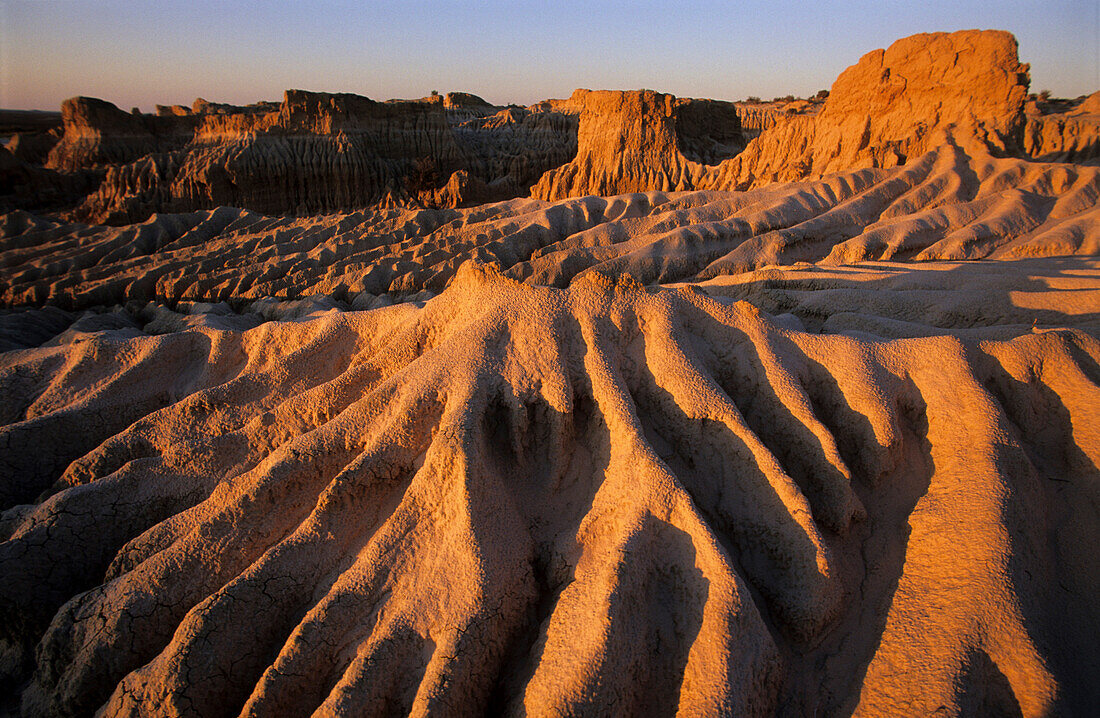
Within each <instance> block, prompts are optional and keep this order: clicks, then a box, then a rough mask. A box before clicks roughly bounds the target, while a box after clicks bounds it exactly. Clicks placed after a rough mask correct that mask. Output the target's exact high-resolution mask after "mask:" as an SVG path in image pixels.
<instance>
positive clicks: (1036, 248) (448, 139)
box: [0, 31, 1100, 717]
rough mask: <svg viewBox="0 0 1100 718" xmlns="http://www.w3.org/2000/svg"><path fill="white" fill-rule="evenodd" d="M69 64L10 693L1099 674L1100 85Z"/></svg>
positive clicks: (25, 270) (158, 696)
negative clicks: (382, 91)
mask: <svg viewBox="0 0 1100 718" xmlns="http://www.w3.org/2000/svg"><path fill="white" fill-rule="evenodd" d="M1028 82H1029V80H1028V67H1027V65H1022V64H1020V63H1019V61H1018V60H1017V52H1016V42H1015V40H1014V38H1013V37H1012V36H1011V35H1009V34H1008V33H1004V32H997V31H981V32H979V31H965V32H958V33H951V34H943V33H938V34H933V35H918V36H914V37H911V38H906V39H903V40H899V41H898V42H897V43H895V44H894V45H892V46H891V47H890V48H888V49H886V50H877V51H874V52H871V53H868V54H867V55H865V56H864V57H863V58H862V59H860V60H859V62H858V63H856V64H855V65H853V66H852V67H850V68H848V69H847V70H845V71H844V73H842V74H841V75H840V77H839V78H838V79H837V81H836V83H835V84H834V85H833V87H832V89H831V92H830V94H829V95H828V98H827V99H826V100H825V102H824V103H823V104H821V103H812V102H799V103H790V104H788V105H786V106H783V105H774V104H773V105H756V104H745V103H726V102H719V101H709V100H686V99H682V98H675V97H672V96H670V95H666V94H662V93H658V92H653V91H650V90H640V91H623V92H620V91H589V90H577V91H576V92H574V93H573V95H572V96H571V97H570V98H569V99H567V100H547V101H545V102H541V103H538V104H536V105H533V106H531V107H527V108H522V107H515V106H512V107H492V106H489V105H488V104H487V103H485V102H484V101H482V100H480V99H479V98H476V97H474V96H472V95H465V94H462V93H450V94H447V95H436V94H433V95H432V96H431V97H428V98H424V99H423V100H417V101H391V102H374V101H372V100H369V99H367V98H363V97H358V96H355V95H328V94H321V93H309V92H303V91H296V90H291V91H288V92H287V93H286V96H285V97H284V100H283V101H282V102H281V103H259V104H257V105H253V106H249V107H231V106H225V105H215V104H213V103H209V102H206V101H196V103H195V104H194V105H193V106H192V107H182V106H171V107H168V106H166V107H160V108H158V112H157V114H156V115H141V114H140V113H136V114H135V113H126V112H123V111H121V110H119V109H118V108H116V107H114V106H113V105H110V104H109V103H106V102H102V101H100V100H94V99H91V98H74V99H72V100H68V101H66V103H65V104H64V106H63V107H62V113H61V126H60V127H54V126H50V127H49V128H48V129H43V128H35V127H31V128H30V129H29V130H27V131H25V132H23V133H22V134H19V135H17V136H16V137H15V138H14V139H13V140H12V141H11V142H9V143H8V145H7V148H6V149H0V207H2V208H3V210H4V211H5V214H3V215H2V216H0V303H2V305H3V307H5V308H4V309H3V310H0V397H2V398H0V447H2V450H0V508H2V510H3V513H2V515H0V696H3V697H2V698H0V712H6V714H8V715H13V716H14V715H19V716H28V717H29V716H84V715H93V714H98V715H103V716H116V715H117V716H145V715H180V716H183V715H186V716H222V715H225V716H230V715H242V716H288V715H310V714H313V715H341V716H353V715H355V716H357V715H400V714H417V715H421V714H425V713H437V714H441V715H497V714H505V715H671V714H683V715H738V716H739V715H761V716H769V715H783V716H803V715H805V716H810V715H845V716H846V715H860V716H883V715H914V716H925V715H941V714H942V715H964V716H979V715H980V716H985V715H1006V716H1013V715H1023V716H1041V715H1066V716H1089V715H1096V714H1097V713H1100V680H1097V679H1098V677H1100V601H1097V600H1096V596H1098V595H1100V554H1097V552H1096V550H1095V547H1096V545H1097V542H1098V541H1100V468H1098V467H1100V209H1098V207H1097V206H1098V204H1100V202H1098V199H1100V94H1096V95H1093V96H1091V97H1089V98H1085V99H1083V100H1081V101H1068V102H1056V101H1050V100H1048V99H1047V98H1035V97H1029V95H1028Z"/></svg>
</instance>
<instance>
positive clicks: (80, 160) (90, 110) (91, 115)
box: [46, 97, 162, 172]
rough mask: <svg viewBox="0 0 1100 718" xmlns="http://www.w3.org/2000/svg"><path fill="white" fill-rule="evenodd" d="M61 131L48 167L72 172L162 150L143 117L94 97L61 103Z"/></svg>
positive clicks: (51, 153)
mask: <svg viewBox="0 0 1100 718" xmlns="http://www.w3.org/2000/svg"><path fill="white" fill-rule="evenodd" d="M61 118H62V121H63V123H64V129H65V131H64V134H63V135H62V137H61V141H60V142H58V143H57V144H56V145H55V146H54V147H53V149H51V150H50V154H49V157H48V159H47V161H46V167H47V168H48V169H56V170H61V171H67V172H73V171H77V170H84V169H95V168H101V167H104V166H107V165H111V164H118V163H125V162H132V161H134V160H136V159H138V158H139V157H142V156H144V155H147V154H149V153H151V152H156V151H158V150H159V149H162V143H160V142H158V138H157V136H156V135H154V128H153V127H151V126H150V125H149V124H147V123H146V122H145V118H144V117H142V116H140V115H134V114H131V113H129V112H123V111H122V110H120V109H119V108H117V107H115V106H114V105H113V104H111V103H110V102H105V101H104V100H99V99H96V98H94V97H71V98H69V99H68V100H65V102H63V103H61Z"/></svg>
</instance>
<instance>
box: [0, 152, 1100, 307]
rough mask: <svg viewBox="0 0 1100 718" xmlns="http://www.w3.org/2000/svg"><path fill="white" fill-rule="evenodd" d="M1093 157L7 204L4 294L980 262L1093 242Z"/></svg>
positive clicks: (227, 292) (185, 294)
mask: <svg viewBox="0 0 1100 718" xmlns="http://www.w3.org/2000/svg"><path fill="white" fill-rule="evenodd" d="M1098 199H1100V168H1097V167H1082V166H1077V165H1071V164H1059V163H1040V162H1031V161H1026V160H1019V159H1012V158H995V157H993V156H991V155H989V154H988V153H985V152H979V151H975V152H968V151H967V150H965V149H963V148H962V147H960V146H958V145H955V144H945V145H943V146H941V147H939V148H937V149H935V150H933V151H931V152H929V153H927V154H926V155H924V156H922V157H919V158H916V159H914V160H913V161H912V162H910V163H909V164H907V165H905V166H903V167H895V168H892V169H864V170H855V171H849V172H843V173H838V174H835V175H831V176H828V177H826V178H824V179H822V180H817V181H807V182H800V183H791V184H777V185H771V186H768V187H764V188H760V189H757V190H753V191H750V192H736V193H734V192H694V193H663V192H650V193H645V194H629V195H622V196H618V197H610V198H600V197H584V198H579V199H574V200H562V201H559V202H555V203H548V202H543V201H538V200H530V199H517V200H511V201H508V202H502V203H497V204H490V205H482V206H479V207H474V208H469V209H458V210H430V209H421V210H408V209H397V208H393V209H385V208H375V209H371V210H364V211H361V212H356V213H353V214H347V215H324V216H317V217H306V218H288V217H265V216H262V215H258V214H254V213H251V212H246V211H242V210H236V209H231V208H219V209H217V210H212V211H208V212H196V213H191V214H183V215H158V216H154V217H153V218H151V219H150V220H148V221H147V222H144V223H141V224H135V225H129V226H126V227H121V228H113V227H102V226H87V225H73V224H65V223H59V222H56V221H52V220H47V219H43V218H38V217H35V216H33V215H30V214H27V213H23V212H13V213H9V214H7V215H3V216H2V217H0V268H2V269H3V272H2V273H0V302H2V303H3V304H6V305H8V306H13V305H15V306H18V305H24V304H36V303H41V302H50V303H53V304H57V305H59V306H62V307H64V308H67V309H71V308H83V307H87V306H93V305H110V304H113V303H116V302H124V301H127V300H139V301H142V302H144V301H148V300H151V299H156V300H158V301H162V302H169V303H172V302H176V301H179V300H201V301H215V302H216V301H221V300H227V299H258V298H260V297H264V296H273V297H282V298H296V297H301V296H308V295H316V294H328V295H333V296H335V297H337V298H345V297H348V298H354V297H355V296H356V295H358V294H359V293H362V292H369V293H372V294H380V293H385V292H397V293H404V294H410V293H415V292H419V291H422V290H425V289H428V290H432V291H434V292H438V291H439V290H441V289H443V287H445V286H446V285H447V283H448V282H449V281H450V280H451V278H452V277H453V276H454V274H455V271H456V270H457V268H458V266H459V265H460V264H461V263H462V262H464V261H466V260H467V259H477V260H479V261H483V262H487V261H493V262H496V263H498V264H500V265H501V266H502V267H503V268H505V270H506V272H507V274H509V276H512V277H514V278H517V279H522V280H524V281H526V282H529V283H535V284H549V285H554V286H559V287H561V286H565V285H566V284H568V282H569V281H571V280H572V279H573V277H575V276H577V275H578V274H582V273H584V272H585V271H596V270H599V271H607V272H615V273H618V272H629V273H631V274H633V275H634V276H635V277H637V278H638V279H640V280H641V281H643V282H644V283H650V282H672V281H682V280H686V279H690V278H693V277H695V278H701V279H704V278H709V277H713V276H718V275H722V274H727V273H735V272H742V271H747V270H751V269H754V268H757V267H762V266H765V265H768V264H780V263H781V264H791V263H794V262H797V261H810V262H817V261H824V262H825V263H831V264H840V263H852V262H859V261H865V260H895V261H896V260H934V259H950V260H959V259H977V258H982V257H994V258H997V257H1001V258H1010V257H1029V256H1060V255H1073V254H1092V253H1096V252H1098V251H1100V234H1098V231H1097V227H1100V224H1098V222H1097V218H1098V217H1100V210H1098V209H1097V203H1098Z"/></svg>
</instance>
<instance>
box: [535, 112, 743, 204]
mask: <svg viewBox="0 0 1100 718" xmlns="http://www.w3.org/2000/svg"><path fill="white" fill-rule="evenodd" d="M569 104H570V105H572V106H574V107H578V108H580V128H579V130H578V134H577V156H576V157H575V158H574V159H573V161H572V162H570V163H569V164H567V165H564V166H562V167H559V168H557V169H555V170H551V171H550V172H547V173H546V174H545V175H543V176H542V178H541V179H539V181H538V183H537V184H536V185H535V186H533V187H532V188H531V196H532V197H535V198H538V199H546V200H554V199H562V198H565V197H575V196H578V195H586V194H591V195H614V194H622V193H625V192H641V191H646V190H659V191H676V190H688V189H692V188H693V187H694V185H695V178H696V177H698V176H699V175H700V174H701V173H702V172H703V165H702V164H701V162H698V161H693V160H692V159H689V157H688V156H686V155H685V152H686V154H687V155H691V156H692V157H694V158H695V159H697V160H701V161H709V162H715V161H718V160H720V159H723V158H726V157H729V156H732V155H735V154H736V153H737V152H738V151H739V150H740V149H741V132H740V123H739V121H738V118H737V112H736V108H735V107H734V106H733V104H732V103H726V102H715V101H711V100H706V101H696V100H690V99H678V98H676V97H674V96H672V95H667V94H664V93H660V92H654V91H653V90H636V91H621V90H601V91H592V90H576V91H575V92H574V93H573V95H572V96H571V97H570V98H569Z"/></svg>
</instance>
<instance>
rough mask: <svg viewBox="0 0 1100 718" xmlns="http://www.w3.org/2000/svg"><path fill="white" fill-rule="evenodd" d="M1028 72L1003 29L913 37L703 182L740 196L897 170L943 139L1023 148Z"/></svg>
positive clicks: (863, 63)
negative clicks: (865, 170) (870, 170)
mask: <svg viewBox="0 0 1100 718" xmlns="http://www.w3.org/2000/svg"><path fill="white" fill-rule="evenodd" d="M1027 88H1028V66H1027V65H1026V64H1021V63H1020V62H1019V61H1018V59H1017V55H1016V39H1015V38H1014V37H1013V36H1012V34H1011V33H1007V32H1003V31H998V30H984V31H980V30H966V31H962V32H955V33H931V34H921V35H913V36H912V37H907V38H904V39H902V40H898V41H897V42H895V43H894V44H893V45H891V46H890V47H889V48H888V49H886V50H875V51H873V52H870V53H867V54H866V55H864V56H863V57H862V58H861V59H860V61H859V62H858V63H856V64H855V65H853V66H851V67H849V68H848V69H847V70H845V71H844V72H843V73H841V75H840V77H838V78H837V80H836V82H835V83H834V84H833V87H832V90H831V91H830V94H829V97H828V99H827V100H826V102H825V107H824V108H823V109H822V111H821V112H820V114H818V115H817V116H807V117H803V116H795V117H792V118H789V119H785V120H783V121H780V122H778V123H777V124H776V125H775V126H774V127H772V128H770V129H767V130H765V131H764V132H763V133H762V134H761V135H760V136H759V137H758V138H757V139H756V140H755V141H753V142H752V143H750V144H749V146H748V147H747V148H746V150H745V152H743V153H742V154H741V155H739V156H738V157H737V158H736V159H734V160H732V161H731V162H728V163H725V164H723V166H722V167H721V168H720V170H719V171H717V172H714V173H711V174H710V175H709V176H708V177H707V178H705V179H703V180H702V181H701V183H702V186H706V187H714V188H721V189H737V188H746V187H751V186H759V185H762V184H767V183H769V182H776V181H780V182H783V181H793V180H798V179H805V178H809V177H820V176H822V175H825V174H829V173H832V172H839V171H842V170H845V169H858V168H862V167H886V168H888V167H893V166H895V165H898V164H904V163H905V162H906V161H907V159H908V158H910V157H915V156H918V155H923V154H924V153H926V152H928V151H929V150H931V149H934V148H935V147H937V146H938V145H940V144H943V143H944V142H945V141H947V138H948V136H950V137H951V138H953V141H957V142H963V143H969V142H978V143H980V144H982V145H984V146H985V147H986V148H992V149H995V150H1000V151H1019V150H1020V142H1021V139H1022V131H1023V127H1024V121H1025V120H1024V114H1023V109H1024V102H1025V100H1026V98H1027Z"/></svg>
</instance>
